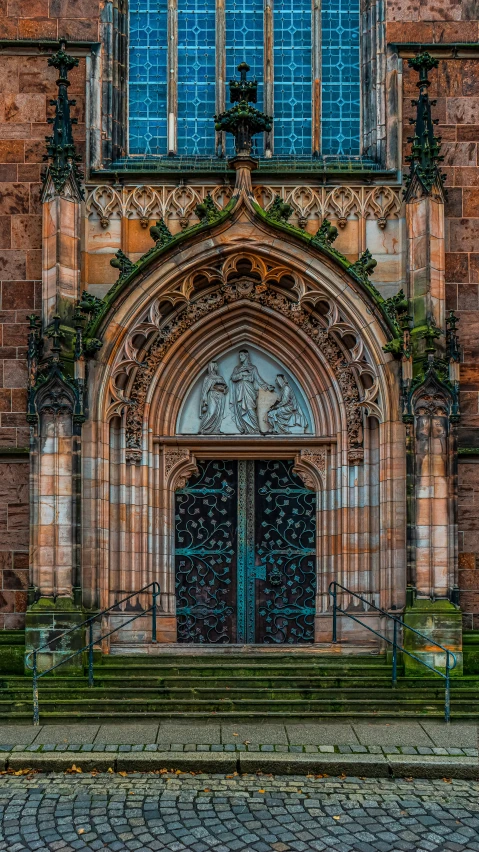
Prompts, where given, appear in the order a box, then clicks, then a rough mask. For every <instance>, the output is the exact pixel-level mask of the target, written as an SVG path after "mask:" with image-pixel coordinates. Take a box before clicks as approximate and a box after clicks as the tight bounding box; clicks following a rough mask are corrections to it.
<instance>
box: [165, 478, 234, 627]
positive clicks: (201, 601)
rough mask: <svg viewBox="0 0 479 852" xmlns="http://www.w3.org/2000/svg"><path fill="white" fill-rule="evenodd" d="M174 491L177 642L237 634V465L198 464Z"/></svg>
mask: <svg viewBox="0 0 479 852" xmlns="http://www.w3.org/2000/svg"><path fill="white" fill-rule="evenodd" d="M198 468H199V474H198V475H197V476H195V477H191V478H190V479H189V481H188V483H187V485H185V487H184V488H182V489H181V490H179V491H177V492H176V517H175V525H176V533H175V534H176V547H175V563H176V600H177V610H176V612H177V621H178V641H179V642H194V643H208V644H210V643H213V644H215V643H220V644H225V643H229V642H232V641H235V636H236V624H235V621H236V606H235V602H236V589H235V587H236V496H237V467H236V464H235V463H228V462H221V461H209V462H206V463H203V464H201V463H198Z"/></svg>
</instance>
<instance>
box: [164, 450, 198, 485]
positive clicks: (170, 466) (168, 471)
mask: <svg viewBox="0 0 479 852" xmlns="http://www.w3.org/2000/svg"><path fill="white" fill-rule="evenodd" d="M163 457H164V462H163V463H164V475H165V482H167V483H169V486H170V488H171V490H172V491H177V490H178V489H180V488H184V487H185V485H186V483H187V482H188V479H189V478H190V476H196V475H197V474H198V468H197V466H196V459H195V458H194V456H192V455H191V453H190V451H189V450H188V449H187V448H186V447H185V448H184V449H181V450H170V449H165V450H164V453H163Z"/></svg>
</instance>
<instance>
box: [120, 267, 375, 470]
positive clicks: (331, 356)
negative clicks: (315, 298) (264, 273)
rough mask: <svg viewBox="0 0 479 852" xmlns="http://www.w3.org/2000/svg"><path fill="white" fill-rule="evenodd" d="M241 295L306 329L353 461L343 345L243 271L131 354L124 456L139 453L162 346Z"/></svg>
mask: <svg viewBox="0 0 479 852" xmlns="http://www.w3.org/2000/svg"><path fill="white" fill-rule="evenodd" d="M243 300H244V301H247V302H251V303H253V304H256V305H257V306H258V307H265V308H268V309H270V310H272V311H274V312H275V313H279V314H281V315H282V316H283V317H284V318H285V319H287V320H288V321H289V322H291V323H292V324H293V325H294V326H296V328H298V329H300V330H301V331H302V332H303V333H304V334H306V335H307V337H308V338H309V339H310V340H311V341H312V342H313V344H314V346H315V347H317V349H318V350H319V352H320V353H321V355H322V356H323V359H324V360H325V361H326V363H327V364H328V365H329V367H330V369H331V371H332V373H333V375H334V378H335V380H336V382H337V384H338V386H339V388H340V392H341V397H342V401H343V404H344V407H345V411H346V422H347V434H348V450H349V453H350V455H351V460H354V462H357V461H358V460H360V459H361V458H362V446H363V434H362V433H363V415H362V409H361V406H360V402H361V395H360V391H359V386H358V381H357V375H356V374H355V371H354V370H353V368H352V367H351V365H350V364H349V363H348V359H347V357H346V355H345V352H344V350H343V349H342V348H341V347H340V345H339V344H338V342H337V341H336V340H335V339H334V337H333V335H332V334H330V333H329V332H328V330H327V328H326V327H325V324H324V321H322V319H321V317H320V315H317V314H315V312H314V311H313V310H311V309H310V308H308V307H307V306H305V307H303V306H302V305H301V304H300V303H298V302H297V300H296V298H294V299H293V298H292V293H289V294H287V293H286V291H282V292H281V291H280V290H279V289H278V288H275V287H273V286H270V284H269V283H268V282H255V281H254V280H251V278H249V277H248V276H246V277H241V278H239V279H238V280H237V281H233V282H227V283H225V284H223V285H221V286H219V287H218V288H217V289H216V290H213V291H209V292H207V294H206V295H205V296H200V297H199V298H197V299H196V300H194V301H193V300H191V301H189V302H187V303H186V304H185V305H184V307H182V308H180V309H179V310H177V311H176V313H174V315H173V317H172V319H170V320H167V321H166V322H165V324H164V325H162V326H161V327H160V328H157V327H155V326H154V328H155V331H154V334H153V335H152V337H151V341H150V342H149V346H148V347H145V349H144V354H143V357H141V356H140V357H138V353H137V356H136V357H135V358H134V361H133V364H132V366H134V367H135V368H136V369H135V370H134V371H133V376H132V380H131V382H130V384H129V385H128V387H127V391H126V394H123V393H122V394H121V396H122V401H123V404H124V405H125V404H126V405H127V412H126V446H127V450H128V454H129V458H130V459H132V458H133V457H134V455H135V454H137V455H138V456H140V455H141V447H142V431H143V421H144V412H145V403H146V398H147V394H148V391H149V388H150V385H151V383H152V381H153V378H154V376H155V374H156V373H157V371H158V370H159V368H160V365H161V363H162V361H163V360H164V359H165V357H166V355H167V353H168V350H169V349H170V348H171V347H172V346H173V344H174V343H175V342H176V341H178V339H179V338H180V337H181V336H182V335H183V334H185V332H186V331H187V330H188V329H191V328H192V327H193V326H194V325H196V323H198V322H200V321H201V320H203V319H205V318H206V317H210V316H211V315H212V314H214V313H215V312H217V311H220V310H222V309H224V308H225V307H228V306H230V305H232V304H234V303H239V302H240V301H243ZM134 333H136V335H137V336H138V335H139V334H143V335H144V334H145V327H144V323H143V324H140V325H139V327H138V328H137V329H136V330H135V332H132V335H134ZM132 335H131V336H132ZM131 336H130V339H131ZM130 354H133V353H132V352H131V353H130ZM117 375H118V370H116V371H115V380H116V377H117ZM125 399H127V400H128V402H127V403H125Z"/></svg>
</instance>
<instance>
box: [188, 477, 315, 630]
mask: <svg viewBox="0 0 479 852" xmlns="http://www.w3.org/2000/svg"><path fill="white" fill-rule="evenodd" d="M198 470H199V473H198V475H197V476H195V477H191V478H190V479H189V480H188V483H187V485H186V486H185V488H183V489H181V490H180V491H177V492H176V497H175V499H176V506H175V509H176V511H175V572H176V613H177V624H178V641H179V642H188V643H201V644H203V643H206V644H225V643H238V644H244V643H248V644H303V643H308V642H312V641H313V639H314V612H315V593H316V495H315V494H314V493H313V492H312V491H310V490H309V489H307V488H305V486H304V484H303V483H302V481H301V479H300V478H299V477H298V476H297V475H296V474H294V473H293V462H292V461H284V460H281V461H273V460H267V461H235V460H232V461H216V460H207V461H204V462H201V461H200V462H198Z"/></svg>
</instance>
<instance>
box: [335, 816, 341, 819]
mask: <svg viewBox="0 0 479 852" xmlns="http://www.w3.org/2000/svg"><path fill="white" fill-rule="evenodd" d="M333 819H341V817H340V816H333Z"/></svg>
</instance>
